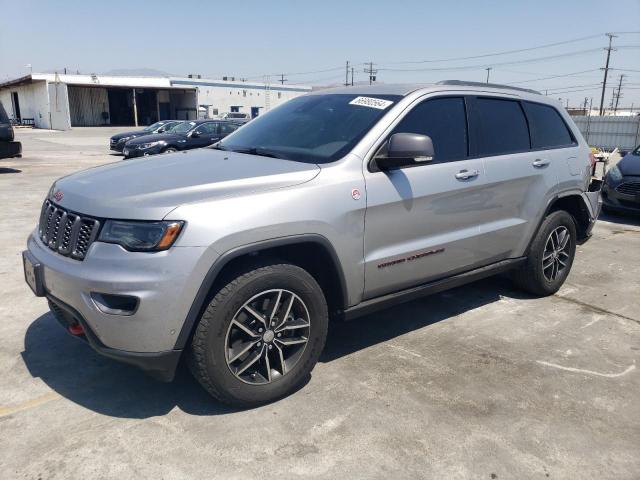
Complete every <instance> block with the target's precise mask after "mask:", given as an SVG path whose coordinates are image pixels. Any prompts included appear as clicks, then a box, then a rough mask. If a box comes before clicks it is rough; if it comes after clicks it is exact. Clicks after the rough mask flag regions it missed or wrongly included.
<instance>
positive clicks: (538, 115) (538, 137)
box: [524, 102, 575, 149]
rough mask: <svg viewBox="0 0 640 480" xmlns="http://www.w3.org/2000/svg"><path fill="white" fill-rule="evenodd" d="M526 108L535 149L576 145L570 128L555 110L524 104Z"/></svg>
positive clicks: (528, 103) (540, 105)
mask: <svg viewBox="0 0 640 480" xmlns="http://www.w3.org/2000/svg"><path fill="white" fill-rule="evenodd" d="M524 106H525V107H524V108H525V110H526V112H527V118H528V119H529V128H530V129H531V146H532V147H533V148H535V149H541V148H555V147H566V146H568V145H573V144H575V140H574V138H573V135H571V132H570V131H569V127H567V124H566V123H565V122H564V120H563V119H562V116H561V115H560V113H559V112H558V111H557V110H556V109H555V108H553V107H551V106H549V105H542V104H540V103H531V102H524Z"/></svg>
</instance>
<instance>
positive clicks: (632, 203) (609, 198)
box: [602, 182, 640, 213]
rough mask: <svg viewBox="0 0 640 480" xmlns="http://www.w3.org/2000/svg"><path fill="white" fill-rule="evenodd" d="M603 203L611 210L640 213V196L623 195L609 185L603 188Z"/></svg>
mask: <svg viewBox="0 0 640 480" xmlns="http://www.w3.org/2000/svg"><path fill="white" fill-rule="evenodd" d="M621 183H622V182H621ZM602 202H603V204H604V206H605V207H606V208H608V209H610V210H617V211H620V212H627V213H640V194H638V195H627V194H623V193H620V192H618V191H617V190H616V189H615V188H613V187H611V186H610V185H607V184H605V185H604V187H603V188H602Z"/></svg>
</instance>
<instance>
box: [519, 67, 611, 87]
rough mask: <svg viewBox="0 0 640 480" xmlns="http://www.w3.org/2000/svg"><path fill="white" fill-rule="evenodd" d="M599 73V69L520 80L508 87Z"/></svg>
mask: <svg viewBox="0 0 640 480" xmlns="http://www.w3.org/2000/svg"><path fill="white" fill-rule="evenodd" d="M599 71H600V69H599V68H592V69H590V70H582V71H580V72H571V73H562V74H559V75H551V76H549V77H542V78H534V79H532V80H520V81H518V82H511V83H508V84H507V85H516V84H518V83H529V82H539V81H542V80H551V79H553V78H562V77H571V76H573V75H580V74H582V73H589V72H599Z"/></svg>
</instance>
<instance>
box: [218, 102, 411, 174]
mask: <svg viewBox="0 0 640 480" xmlns="http://www.w3.org/2000/svg"><path fill="white" fill-rule="evenodd" d="M400 98H401V97H400V96H398V95H369V96H367V97H363V96H359V95H356V94H320V95H306V96H302V97H297V98H294V99H292V100H289V101H288V102H286V103H284V104H282V105H280V106H279V107H277V108H274V109H273V110H270V111H269V112H268V113H265V114H263V115H260V116H259V117H256V118H255V119H254V120H252V121H251V122H249V123H247V124H246V125H244V126H243V127H242V128H240V129H238V130H236V131H235V132H234V133H232V134H231V135H229V136H228V137H226V138H225V139H224V140H223V141H222V143H220V144H219V145H218V148H221V149H224V150H234V151H242V152H249V151H256V149H258V150H261V151H262V150H268V151H269V153H270V154H271V155H272V156H277V157H280V158H284V159H288V160H295V161H300V162H310V163H328V162H332V161H335V160H338V159H339V158H341V157H342V156H344V155H346V154H347V153H348V152H349V151H350V150H351V149H352V148H353V147H354V146H355V145H356V143H357V142H358V141H359V140H360V139H361V138H362V137H363V136H364V135H365V134H366V133H367V132H368V131H369V129H370V128H371V127H372V126H373V125H374V124H375V123H376V122H377V121H378V120H380V119H381V118H382V116H383V115H384V114H385V113H386V112H387V111H389V109H391V108H392V106H393V104H394V103H395V102H396V101H398V100H399V99H400Z"/></svg>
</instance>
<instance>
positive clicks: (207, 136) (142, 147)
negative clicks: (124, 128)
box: [122, 120, 242, 158]
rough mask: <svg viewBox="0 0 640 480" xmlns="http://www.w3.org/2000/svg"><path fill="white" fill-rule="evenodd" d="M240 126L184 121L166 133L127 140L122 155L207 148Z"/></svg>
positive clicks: (219, 122) (226, 122)
mask: <svg viewBox="0 0 640 480" xmlns="http://www.w3.org/2000/svg"><path fill="white" fill-rule="evenodd" d="M241 126H242V124H241V123H238V122H229V121H224V120H193V121H184V122H182V123H181V124H180V125H177V126H175V128H173V129H172V130H171V131H170V132H168V133H164V134H156V135H145V136H143V137H138V138H134V139H133V140H129V141H128V142H127V143H126V144H125V146H124V149H123V151H122V153H123V154H124V157H125V158H133V157H141V156H143V155H156V154H158V153H170V152H177V151H178V150H190V149H192V148H202V147H207V146H209V145H212V144H214V143H216V142H217V141H219V140H221V139H223V138H224V137H226V136H227V135H229V134H230V133H231V132H234V131H235V130H237V129H238V128H240V127H241Z"/></svg>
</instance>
